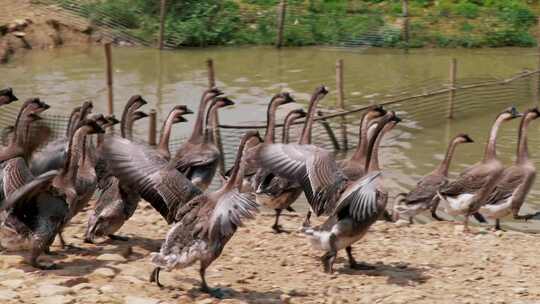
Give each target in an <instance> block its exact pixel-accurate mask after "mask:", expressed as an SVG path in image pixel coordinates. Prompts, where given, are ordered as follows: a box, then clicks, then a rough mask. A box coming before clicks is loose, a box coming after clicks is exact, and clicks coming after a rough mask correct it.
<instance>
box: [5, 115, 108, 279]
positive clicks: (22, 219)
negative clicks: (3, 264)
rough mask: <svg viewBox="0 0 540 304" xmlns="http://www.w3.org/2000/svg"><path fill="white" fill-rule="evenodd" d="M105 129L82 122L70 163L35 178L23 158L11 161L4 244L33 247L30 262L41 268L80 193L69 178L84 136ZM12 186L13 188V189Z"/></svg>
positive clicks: (11, 247)
mask: <svg viewBox="0 0 540 304" xmlns="http://www.w3.org/2000/svg"><path fill="white" fill-rule="evenodd" d="M100 132H103V129H101V127H100V126H99V125H98V124H97V123H96V122H95V121H92V120H84V121H82V122H81V123H80V124H79V128H78V129H77V130H76V131H75V133H74V135H73V137H72V138H71V140H70V144H69V146H68V159H67V161H66V164H65V165H64V166H63V167H62V168H61V169H60V171H58V170H52V171H49V172H46V173H44V174H42V175H39V176H37V177H34V176H33V175H32V173H31V171H30V169H29V168H28V167H27V165H26V163H25V161H24V159H23V158H21V157H17V158H13V159H10V160H8V162H7V164H6V168H5V169H4V174H5V181H6V182H5V184H4V189H6V190H7V191H6V194H7V195H6V199H5V200H4V201H2V202H1V203H0V214H1V215H0V245H1V246H2V247H3V248H4V249H6V250H29V251H30V260H29V264H30V265H32V266H33V267H36V268H39V269H55V268H57V267H56V265H54V264H53V265H42V264H40V263H39V262H38V258H39V256H40V255H41V254H42V253H46V252H49V247H50V245H51V244H52V242H53V241H54V238H55V236H56V235H57V234H58V233H59V232H60V230H61V228H62V226H63V224H64V220H65V218H66V216H67V215H68V213H69V203H68V202H69V201H70V200H73V198H74V197H75V196H76V192H75V189H74V188H73V187H72V186H71V185H70V184H71V182H68V180H70V179H73V177H74V175H75V174H76V173H75V172H76V171H77V166H78V165H77V164H78V162H79V160H80V158H79V157H80V152H81V151H82V150H83V149H82V145H83V142H84V138H85V136H86V135H88V134H93V133H100ZM10 189H11V190H10Z"/></svg>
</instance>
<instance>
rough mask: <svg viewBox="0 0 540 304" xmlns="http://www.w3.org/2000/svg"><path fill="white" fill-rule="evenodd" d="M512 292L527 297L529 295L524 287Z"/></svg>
mask: <svg viewBox="0 0 540 304" xmlns="http://www.w3.org/2000/svg"><path fill="white" fill-rule="evenodd" d="M513 291H514V293H515V294H519V295H527V294H528V293H529V291H528V290H527V288H525V287H518V288H514V289H513Z"/></svg>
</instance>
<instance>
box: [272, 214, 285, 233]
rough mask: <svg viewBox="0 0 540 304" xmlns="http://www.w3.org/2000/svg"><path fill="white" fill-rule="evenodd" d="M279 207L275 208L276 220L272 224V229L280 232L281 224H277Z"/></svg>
mask: <svg viewBox="0 0 540 304" xmlns="http://www.w3.org/2000/svg"><path fill="white" fill-rule="evenodd" d="M281 211H282V210H281V209H276V221H275V222H274V226H272V229H274V232H275V233H282V232H283V230H282V229H281V225H279V224H278V222H279V216H280V215H281Z"/></svg>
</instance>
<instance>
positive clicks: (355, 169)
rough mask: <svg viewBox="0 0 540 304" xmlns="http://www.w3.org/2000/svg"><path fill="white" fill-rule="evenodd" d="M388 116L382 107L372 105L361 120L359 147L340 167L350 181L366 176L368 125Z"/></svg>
mask: <svg viewBox="0 0 540 304" xmlns="http://www.w3.org/2000/svg"><path fill="white" fill-rule="evenodd" d="M385 114H386V110H384V109H383V107H382V106H380V105H372V106H370V107H368V108H367V109H366V111H365V112H364V114H363V115H362V119H361V120H360V130H359V132H358V136H359V139H358V145H357V146H356V150H355V151H354V153H353V155H352V156H351V157H350V158H349V159H346V160H345V161H343V162H340V163H339V165H340V167H341V168H342V169H343V173H345V176H347V178H349V179H359V178H361V177H362V176H364V174H365V172H364V167H365V163H366V159H367V155H366V153H367V145H368V141H369V138H368V125H369V124H370V122H371V121H373V120H374V119H376V118H379V117H382V116H383V115H385Z"/></svg>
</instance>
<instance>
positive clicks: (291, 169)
mask: <svg viewBox="0 0 540 304" xmlns="http://www.w3.org/2000/svg"><path fill="white" fill-rule="evenodd" d="M254 156H255V159H256V161H257V162H259V164H260V166H261V167H263V168H265V169H267V170H268V171H270V172H272V173H274V174H275V175H278V176H281V177H283V178H286V179H290V180H293V181H295V182H298V183H299V184H300V185H302V188H303V189H304V193H305V194H306V198H307V199H308V202H309V204H310V205H311V208H312V209H313V211H314V212H315V214H317V215H321V214H323V213H327V214H329V213H331V212H332V211H333V209H334V204H335V202H336V201H337V200H338V198H339V196H340V194H341V191H342V189H343V188H344V187H345V184H346V183H347V178H346V177H345V176H344V175H343V173H342V172H341V170H340V169H339V168H338V166H337V163H336V161H335V160H334V157H333V156H332V155H331V153H330V152H328V151H327V150H325V149H322V148H318V147H316V146H312V145H298V144H270V145H264V146H262V147H261V148H260V149H258V150H257V151H256V153H255V155H254Z"/></svg>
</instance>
